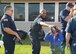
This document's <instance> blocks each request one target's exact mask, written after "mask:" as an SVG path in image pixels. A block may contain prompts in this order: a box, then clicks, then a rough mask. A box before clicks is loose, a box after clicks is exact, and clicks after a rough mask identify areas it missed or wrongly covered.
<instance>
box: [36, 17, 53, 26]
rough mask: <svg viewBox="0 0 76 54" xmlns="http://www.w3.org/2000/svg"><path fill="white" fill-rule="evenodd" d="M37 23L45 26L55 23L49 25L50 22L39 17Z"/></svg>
mask: <svg viewBox="0 0 76 54" xmlns="http://www.w3.org/2000/svg"><path fill="white" fill-rule="evenodd" d="M37 23H38V24H40V25H42V26H44V27H52V26H53V25H49V24H47V23H45V22H43V21H42V19H41V18H39V19H38V21H37Z"/></svg>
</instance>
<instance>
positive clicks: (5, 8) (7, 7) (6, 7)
mask: <svg viewBox="0 0 76 54" xmlns="http://www.w3.org/2000/svg"><path fill="white" fill-rule="evenodd" d="M9 8H12V6H5V7H4V12H6V10H7V9H9Z"/></svg>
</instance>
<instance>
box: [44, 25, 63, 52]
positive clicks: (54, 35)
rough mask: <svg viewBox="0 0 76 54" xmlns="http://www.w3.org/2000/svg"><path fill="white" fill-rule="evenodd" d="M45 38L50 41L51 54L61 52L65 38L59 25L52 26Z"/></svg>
mask: <svg viewBox="0 0 76 54" xmlns="http://www.w3.org/2000/svg"><path fill="white" fill-rule="evenodd" d="M44 40H47V41H49V42H50V48H51V54H61V52H62V47H61V43H62V42H63V40H64V38H63V35H62V33H61V31H60V29H59V28H58V27H57V26H53V27H51V30H50V32H49V33H47V34H46V35H45V37H44Z"/></svg>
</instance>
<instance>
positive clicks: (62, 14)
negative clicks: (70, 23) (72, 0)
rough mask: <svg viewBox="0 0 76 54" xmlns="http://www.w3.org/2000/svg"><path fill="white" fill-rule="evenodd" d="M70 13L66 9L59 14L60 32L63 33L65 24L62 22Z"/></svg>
mask: <svg viewBox="0 0 76 54" xmlns="http://www.w3.org/2000/svg"><path fill="white" fill-rule="evenodd" d="M69 13H70V11H68V10H67V9H64V10H62V11H61V12H60V22H61V25H62V30H63V31H65V28H66V25H67V22H66V21H65V20H64V19H65V18H66V17H67V16H68V15H69Z"/></svg>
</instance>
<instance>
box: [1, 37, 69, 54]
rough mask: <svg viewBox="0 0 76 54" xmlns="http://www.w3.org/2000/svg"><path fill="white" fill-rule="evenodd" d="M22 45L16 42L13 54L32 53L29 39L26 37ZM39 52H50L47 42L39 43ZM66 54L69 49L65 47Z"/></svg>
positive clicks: (2, 52) (2, 49)
mask: <svg viewBox="0 0 76 54" xmlns="http://www.w3.org/2000/svg"><path fill="white" fill-rule="evenodd" d="M24 42H25V43H24V44H23V45H19V44H16V46H15V52H14V54H32V47H31V44H30V41H29V39H28V38H27V39H26V40H25V41H24ZM41 45H42V46H41V53H40V54H50V47H49V43H48V42H42V43H41ZM65 51H66V54H69V50H67V49H65ZM0 54H4V47H2V48H0Z"/></svg>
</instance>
